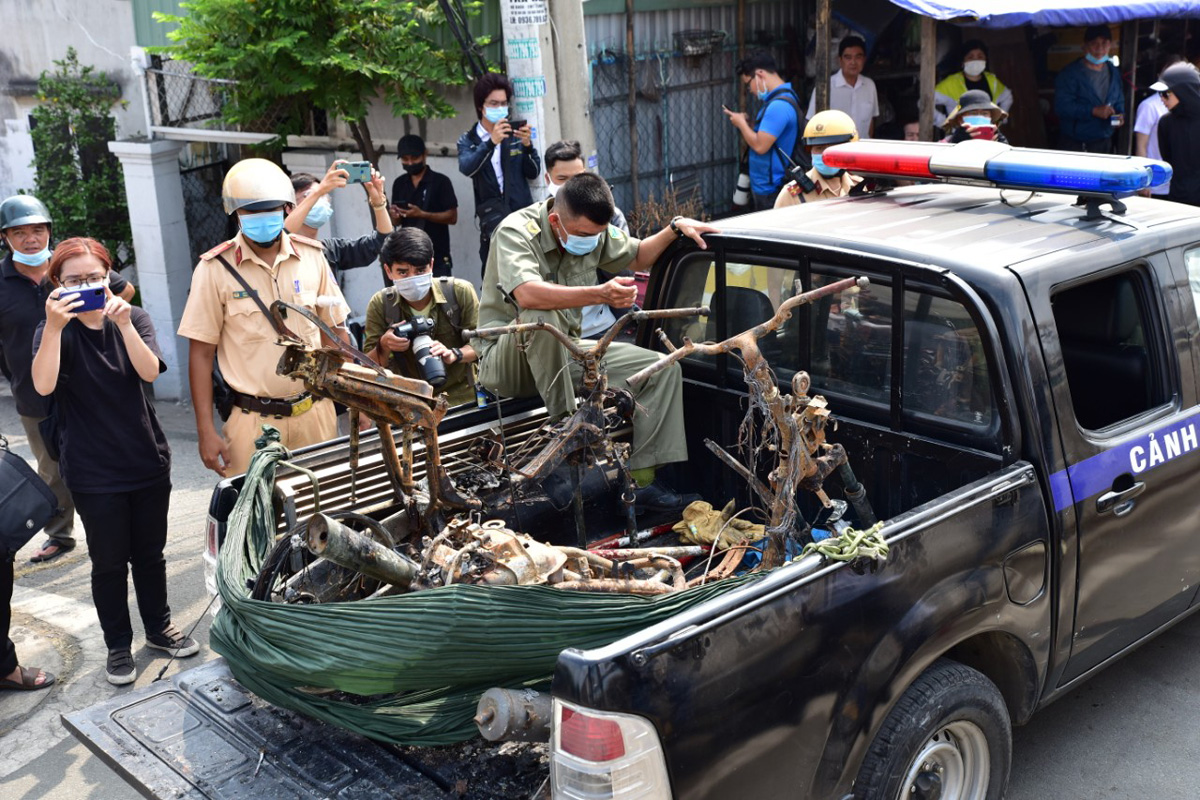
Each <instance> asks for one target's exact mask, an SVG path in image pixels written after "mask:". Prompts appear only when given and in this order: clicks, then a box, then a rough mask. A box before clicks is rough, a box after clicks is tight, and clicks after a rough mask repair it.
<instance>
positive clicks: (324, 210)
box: [304, 197, 333, 228]
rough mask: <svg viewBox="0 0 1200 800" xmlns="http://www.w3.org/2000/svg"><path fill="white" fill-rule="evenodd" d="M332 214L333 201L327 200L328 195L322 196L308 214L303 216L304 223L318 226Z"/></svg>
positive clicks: (312, 226) (313, 226)
mask: <svg viewBox="0 0 1200 800" xmlns="http://www.w3.org/2000/svg"><path fill="white" fill-rule="evenodd" d="M332 216H333V203H331V202H329V198H328V197H322V198H321V199H320V200H318V201H317V202H316V203H315V204H314V205H313V207H312V209H311V210H309V212H308V216H306V217H305V218H304V224H305V225H307V226H308V227H310V228H319V227H321V226H322V225H324V224H325V223H326V222H329V218H330V217H332Z"/></svg>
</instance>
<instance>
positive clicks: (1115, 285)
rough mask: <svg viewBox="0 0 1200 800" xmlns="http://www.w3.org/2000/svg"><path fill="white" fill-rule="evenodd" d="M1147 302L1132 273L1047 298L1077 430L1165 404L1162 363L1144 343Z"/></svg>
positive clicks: (1103, 425) (1142, 284)
mask: <svg viewBox="0 0 1200 800" xmlns="http://www.w3.org/2000/svg"><path fill="white" fill-rule="evenodd" d="M1189 271H1190V270H1189ZM1147 299H1148V295H1147V291H1146V282H1145V279H1144V278H1143V277H1142V275H1141V273H1140V272H1138V271H1136V270H1129V271H1127V272H1121V273H1118V274H1116V275H1110V276H1108V277H1105V278H1101V279H1100V280H1096V281H1092V282H1090V283H1085V284H1083V285H1081V286H1072V287H1071V288H1069V289H1065V290H1063V291H1060V292H1057V293H1055V294H1054V295H1052V296H1051V298H1050V303H1051V306H1052V307H1053V309H1054V324H1055V326H1056V327H1057V328H1058V338H1059V343H1060V345H1061V348H1062V357H1063V365H1064V367H1065V369H1066V372H1067V388H1068V389H1069V390H1070V392H1071V405H1072V407H1073V408H1074V411H1075V420H1076V422H1078V423H1079V425H1080V427H1082V428H1085V429H1088V430H1100V429H1101V428H1107V427H1109V426H1110V425H1114V424H1116V423H1118V422H1121V421H1122V420H1125V419H1128V418H1130V417H1134V416H1137V415H1138V414H1141V413H1143V412H1145V411H1148V410H1150V409H1152V408H1155V407H1156V406H1159V405H1162V404H1163V403H1164V402H1166V389H1165V382H1164V380H1163V365H1162V362H1161V359H1160V358H1159V357H1158V354H1157V351H1156V350H1155V349H1154V348H1152V347H1149V346H1148V344H1147V341H1148V340H1147V338H1146V331H1147V330H1148V329H1150V327H1151V326H1150V325H1149V322H1148V320H1149V319H1150V313H1149V310H1150V308H1149V303H1148V302H1147Z"/></svg>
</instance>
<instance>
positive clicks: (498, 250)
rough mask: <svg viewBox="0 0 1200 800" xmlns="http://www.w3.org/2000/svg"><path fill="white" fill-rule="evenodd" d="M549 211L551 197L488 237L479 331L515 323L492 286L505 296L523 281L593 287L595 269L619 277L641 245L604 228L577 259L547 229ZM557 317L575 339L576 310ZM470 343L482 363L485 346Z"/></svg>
mask: <svg viewBox="0 0 1200 800" xmlns="http://www.w3.org/2000/svg"><path fill="white" fill-rule="evenodd" d="M553 206H554V199H553V198H551V199H549V200H544V201H542V202H540V203H536V204H534V205H532V206H529V207H528V208H523V209H521V210H520V211H515V212H513V213H512V214H509V215H508V216H507V217H505V218H504V221H503V222H501V223H500V225H499V226H498V227H497V228H496V231H495V233H493V234H492V247H491V250H490V251H489V253H488V260H487V267H486V268H485V269H484V274H483V297H482V299H481V301H480V306H479V327H481V328H491V327H496V326H499V325H511V324H512V322H513V321H514V320H515V319H516V316H517V312H516V309H514V308H513V307H512V306H511V305H510V304H509V303H507V302H506V301H505V300H504V297H503V295H501V293H500V291H499V290H498V289H497V288H496V284H497V283H499V284H500V285H501V286H502V287H504V291H506V292H508V293H509V294H510V295H511V294H512V293H513V290H514V289H516V288H517V287H518V286H520V285H521V284H523V283H527V282H529V281H545V282H547V283H556V284H558V285H559V286H595V285H596V270H597V269H602V270H604V271H606V272H614V273H615V272H620V271H621V270H623V269H625V268H626V267H628V266H629V265H630V264H632V263H633V261H634V259H635V258H637V253H638V245H639V244H640V243H641V240H640V239H633V238H631V237H630V236H629V234H627V233H625V232H624V231H623V230H621V229H620V228H618V227H616V226H614V225H609V226H608V228H607V230H605V231H604V232H603V233H602V234H601V235H600V243H599V244H598V245H596V249H595V250H593V251H592V252H590V253H587V254H586V255H582V256H573V255H571V254H570V253H568V252H567V251H566V250H564V249H563V248H562V247H561V245H560V242H559V240H558V236H557V235H556V234H555V233H554V230H553V229H552V228H551V227H550V211H551V210H552V209H553ZM559 313H561V314H563V315H564V317H565V318H566V320H567V322H568V327H569V330H567V331H565V332H566V333H568V334H569V335H571V336H573V337H575V338H579V335H580V329H581V326H582V316H583V315H582V310H581V309H579V308H572V309H565V310H562V311H560V312H559ZM525 317H526V318H525V319H524V320H523V321H525V322H532V321H535V319H536V312H532V314H530V313H527V314H526V315H525ZM471 344H472V346H473V347H474V348H475V350H476V352H479V353H480V358H482V357H483V354H484V353H485V352H486V351H487V348H489V347H490V346H491V341H490V340H484V339H475V340H473V341H472V342H471Z"/></svg>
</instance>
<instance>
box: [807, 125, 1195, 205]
mask: <svg viewBox="0 0 1200 800" xmlns="http://www.w3.org/2000/svg"><path fill="white" fill-rule="evenodd" d="M823 158H824V160H825V163H826V164H827V165H828V166H831V167H838V168H839V169H844V170H847V171H849V172H852V173H854V174H855V175H871V176H875V177H880V178H898V179H903V180H917V181H922V180H923V181H941V182H945V183H962V184H969V185H973V186H995V187H997V188H1000V189H1026V190H1030V191H1044V192H1067V193H1070V194H1082V195H1102V196H1106V197H1107V196H1117V197H1122V196H1126V195H1131V194H1135V193H1136V192H1138V191H1140V190H1142V189H1149V188H1151V187H1152V186H1160V185H1162V184H1164V183H1166V182H1167V181H1169V180H1170V179H1171V166H1170V165H1169V164H1167V163H1166V162H1163V161H1154V160H1152V159H1149V158H1138V157H1136V156H1110V155H1097V154H1093V153H1068V152H1060V151H1057V150H1034V149H1029V148H1022V147H1012V146H1011V145H1007V144H1004V143H1002V142H993V141H988V140H984V139H969V140H967V141H965V142H959V143H958V144H941V143H934V142H900V141H885V140H882V139H871V140H866V141H861V142H848V143H846V144H838V145H834V146H832V147H829V148H826V149H825V152H824V153H823Z"/></svg>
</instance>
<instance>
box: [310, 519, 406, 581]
mask: <svg viewBox="0 0 1200 800" xmlns="http://www.w3.org/2000/svg"><path fill="white" fill-rule="evenodd" d="M305 543H306V544H307V545H308V550H309V552H311V553H312V554H313V555H315V556H322V557H324V558H326V559H328V560H329V561H332V562H333V563H335V564H337V565H339V566H342V567H345V568H346V569H352V570H355V571H357V572H361V573H362V574H363V575H366V576H367V577H370V578H375V579H376V580H380V581H384V582H386V583H390V584H393V585H395V586H398V587H400V588H401V589H407V588H408V587H409V586H410V585H411V584H412V582H413V578H415V577H416V574H417V565H416V564H414V563H413V562H412V561H410V560H409V559H407V558H405V557H404V556H402V555H400V554H399V553H397V552H395V551H393V550H389V549H388V548H386V547H384V546H383V545H381V544H379V543H378V542H376V541H374V540H373V539H371V537H370V536H367V535H366V534H363V533H359V532H358V531H356V530H354V529H353V528H349V527H347V526H345V525H343V524H342V523H340V522H338V521H337V520H335V519H332V518H331V517H329V516H326V515H325V514H314V515H313V516H312V518H311V519H309V521H308V533H307V536H306V542H305Z"/></svg>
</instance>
